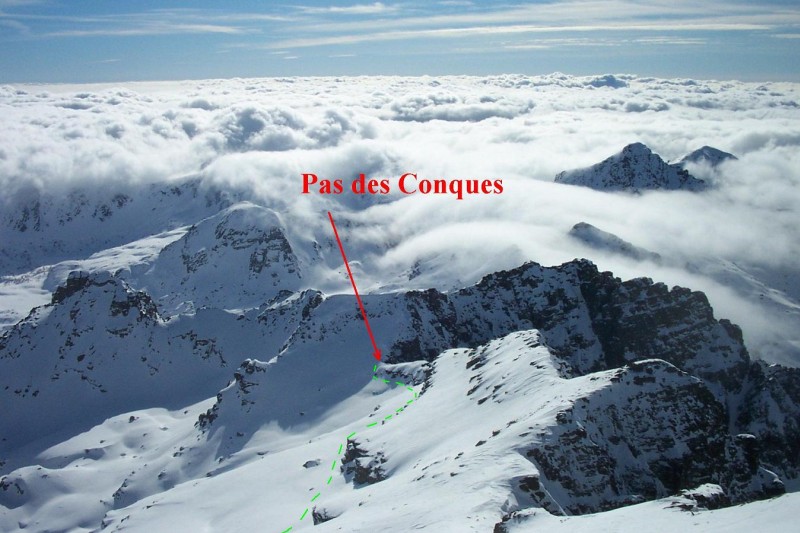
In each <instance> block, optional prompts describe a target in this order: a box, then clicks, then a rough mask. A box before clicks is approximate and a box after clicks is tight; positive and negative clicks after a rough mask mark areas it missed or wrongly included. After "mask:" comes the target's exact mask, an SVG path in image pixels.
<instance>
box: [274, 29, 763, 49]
mask: <svg viewBox="0 0 800 533" xmlns="http://www.w3.org/2000/svg"><path fill="white" fill-rule="evenodd" d="M770 29H772V26H768V25H763V24H721V23H708V24H695V23H685V24H638V25H631V24H613V25H593V26H535V25H523V24H518V25H513V26H473V27H468V28H440V29H435V30H406V31H393V32H379V33H363V34H353V35H337V36H328V37H309V38H301V39H286V40H282V41H277V42H274V43H269V44H266V45H264V47H265V48H306V47H312V46H331V45H344V44H357V43H365V42H380V41H396V40H408V39H420V38H426V37H429V38H459V37H473V36H490V35H513V34H524V33H566V32H608V31H670V32H671V31H714V32H717V31H764V30H770Z"/></svg>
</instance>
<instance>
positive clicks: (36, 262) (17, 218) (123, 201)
mask: <svg viewBox="0 0 800 533" xmlns="http://www.w3.org/2000/svg"><path fill="white" fill-rule="evenodd" d="M62 189H65V190H62ZM234 197H235V193H232V192H230V191H226V190H223V189H220V188H218V187H214V186H208V185H206V184H204V183H203V182H202V180H201V179H200V178H197V177H192V176H190V177H186V178H182V179H177V180H175V182H174V183H171V184H169V183H168V184H164V183H153V184H150V185H147V184H136V183H114V184H113V186H110V187H109V186H102V185H99V186H77V187H59V188H53V189H49V190H43V189H41V188H38V187H35V186H28V187H25V186H21V187H19V188H18V189H17V190H11V191H10V194H8V195H6V196H5V197H4V198H3V200H2V203H3V205H2V211H0V213H1V214H2V216H0V242H3V243H4V246H3V248H2V249H0V273H1V274H5V275H8V274H20V273H23V272H27V271H28V270H32V269H33V268H35V267H39V266H44V265H51V264H54V263H57V262H59V261H63V260H75V259H85V258H87V257H89V256H90V255H92V254H94V253H96V252H100V251H102V250H106V249H108V248H112V247H116V246H121V245H125V244H128V243H131V242H133V241H135V240H138V239H142V238H145V237H150V236H152V235H154V234H157V233H161V232H165V231H168V230H172V229H175V228H178V227H181V226H186V225H189V224H192V223H194V222H196V221H198V220H201V219H203V218H205V217H207V216H211V215H213V214H216V213H217V212H219V211H220V210H221V209H224V208H225V207H228V206H230V205H231V204H232V203H233V202H234V199H233V198H234Z"/></svg>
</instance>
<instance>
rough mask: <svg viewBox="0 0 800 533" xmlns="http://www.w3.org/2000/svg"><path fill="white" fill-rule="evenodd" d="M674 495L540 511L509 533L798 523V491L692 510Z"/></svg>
mask: <svg viewBox="0 0 800 533" xmlns="http://www.w3.org/2000/svg"><path fill="white" fill-rule="evenodd" d="M675 504H676V502H675V501H674V500H672V499H666V500H658V501H654V502H648V503H641V504H638V505H633V506H631V507H625V508H623V509H616V510H614V511H609V512H607V513H601V514H595V515H587V516H579V517H570V518H563V517H555V516H552V515H549V514H547V513H542V512H541V511H539V512H535V513H531V516H530V518H528V519H526V520H524V521H522V522H521V524H519V525H517V524H514V523H512V524H510V525H509V527H508V531H509V533H535V532H538V531H548V532H553V533H561V532H565V533H566V532H568V533H639V532H641V531H652V532H653V533H671V532H673V531H696V532H698V533H700V532H702V533H749V532H751V531H759V530H762V529H765V528H767V529H768V530H769V531H781V532H784V531H785V532H788V531H794V530H795V529H796V527H797V513H796V511H795V510H796V509H797V506H798V505H800V496H798V494H796V493H795V494H787V495H785V496H781V497H780V498H774V499H771V500H768V501H764V502H755V503H751V504H748V505H740V506H737V507H729V508H726V509H717V510H713V511H703V512H700V513H697V512H695V513H689V512H686V511H680V510H678V509H676V507H677V506H676V505H675Z"/></svg>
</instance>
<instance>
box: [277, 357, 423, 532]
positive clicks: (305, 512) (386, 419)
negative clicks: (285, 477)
mask: <svg viewBox="0 0 800 533" xmlns="http://www.w3.org/2000/svg"><path fill="white" fill-rule="evenodd" d="M372 372H373V376H372V379H373V380H375V381H379V382H383V383H385V384H387V385H389V384H392V383H393V384H394V385H397V386H399V387H402V388H405V389H407V390H408V391H409V392H410V393H411V394H413V397H412V398H411V399H409V400H407V401H406V402H405V403H403V404H402V405H401V406H400V407H398V408H397V409H394V410H391V409H389V410H387V411H385V412H388V413H389V414H388V415H386V416H385V417H383V418H382V419H381V420H380V421H378V422H371V423H369V424H367V425H366V426H364V429H362V430H361V431H364V430H368V429H372V428H377V427H380V426H382V425H383V424H385V423H386V422H389V421H390V420H392V419H393V418H396V417H398V416H400V414H401V413H403V411H405V410H406V409H407V408H408V407H409V406H411V405H412V404H413V403H414V401H415V400H416V399H417V398H419V393H418V392H417V391H415V390H414V388H413V387H410V386H408V385H406V384H405V383H403V382H401V381H392V380H390V379H386V378H381V377H379V376H378V365H377V364H375V365H374V366H373V367H372ZM358 434H359V432H357V431H353V432H351V433H350V434H349V435H347V436H346V437H345V438H344V443H341V442H340V443H339V449H338V450H337V451H336V455H335V456H334V457H337V458H338V457H341V456H342V451H343V450H344V447H345V446H346V445H347V442H348V441H349V440H350V439H352V438H354V437H355V436H356V435H358ZM337 461H338V459H333V461H332V462H331V469H330V471H331V472H334V471H335V470H336V466H337ZM332 481H333V474H330V475H329V477H328V479H327V480H326V481H325V485H324V487H326V488H327V487H328V486H329V485H330V484H331V482H332ZM322 495H323V493H322V490H319V491H317V492H316V493H315V494H314V496H312V497H311V500H310V501H309V504H312V503H314V502H315V501H317V499H319V498H320V497H321V496H322ZM309 509H311V508H310V507H306V508H305V509H304V510H303V512H302V514H301V515H300V518H299V520H298V521H299V522H302V521H303V520H305V518H306V517H307V516H308V512H309ZM293 529H294V526H289V527H287V528H286V529H284V530H283V531H281V532H280V533H289V532H290V531H292V530H293Z"/></svg>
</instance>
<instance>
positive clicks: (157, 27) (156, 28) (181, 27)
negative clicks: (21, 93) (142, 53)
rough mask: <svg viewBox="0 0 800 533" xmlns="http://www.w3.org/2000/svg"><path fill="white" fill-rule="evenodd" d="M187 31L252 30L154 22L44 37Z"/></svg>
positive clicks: (53, 34)
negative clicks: (134, 26)
mask: <svg viewBox="0 0 800 533" xmlns="http://www.w3.org/2000/svg"><path fill="white" fill-rule="evenodd" d="M187 33H222V34H227V35H241V34H246V33H252V30H248V29H246V28H240V27H236V26H219V25H215V24H153V25H149V26H141V27H136V28H109V29H101V30H66V31H57V32H51V33H45V34H44V35H43V37H103V36H117V37H129V36H142V35H175V34H187Z"/></svg>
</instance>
